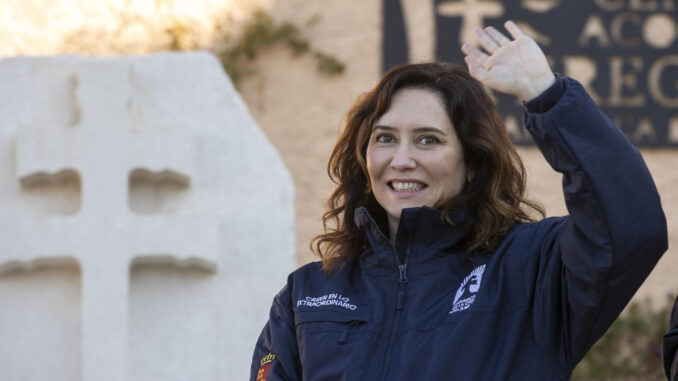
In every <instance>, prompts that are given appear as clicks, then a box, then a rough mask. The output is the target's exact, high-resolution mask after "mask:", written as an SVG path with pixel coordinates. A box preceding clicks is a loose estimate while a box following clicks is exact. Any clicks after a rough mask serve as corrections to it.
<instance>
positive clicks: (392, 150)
mask: <svg viewBox="0 0 678 381" xmlns="http://www.w3.org/2000/svg"><path fill="white" fill-rule="evenodd" d="M463 158H464V155H463V149H462V146H461V143H460V142H459V139H458V138H457V133H456V132H455V130H454V128H453V126H452V122H451V121H450V119H449V118H448V116H447V112H446V110H445V107H444V106H443V101H442V98H441V96H440V95H439V94H438V93H436V92H434V91H432V90H428V89H420V88H404V89H401V90H399V91H398V92H396V93H395V95H394V96H393V99H392V101H391V107H390V108H389V110H388V111H387V112H386V113H385V114H384V115H382V116H381V118H379V120H377V122H376V123H375V125H374V128H373V130H372V134H371V135H370V140H369V142H368V145H367V158H366V159H367V171H368V173H369V177H370V183H371V185H372V192H373V193H374V196H375V198H376V199H377V201H378V202H379V204H380V205H381V206H382V207H383V208H384V209H385V210H386V212H387V213H388V214H389V215H390V216H391V217H393V218H395V219H400V214H401V212H402V209H403V208H412V207H419V206H429V207H433V206H435V205H436V203H438V201H441V200H444V199H448V198H450V197H452V196H454V195H456V194H457V193H459V192H460V191H461V189H462V187H463V185H464V182H465V180H466V165H465V164H464V159H463Z"/></svg>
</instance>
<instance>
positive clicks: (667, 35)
mask: <svg viewBox="0 0 678 381" xmlns="http://www.w3.org/2000/svg"><path fill="white" fill-rule="evenodd" d="M418 3H419V4H418V5H419V6H422V4H424V3H426V5H425V6H424V8H426V7H427V6H428V9H430V11H431V12H432V13H433V14H432V15H431V18H430V20H431V21H432V23H433V24H434V27H431V28H430V34H431V36H429V37H430V40H431V44H430V45H431V50H432V51H431V52H430V53H431V54H430V56H431V57H437V59H439V60H443V61H449V62H455V63H459V64H463V54H462V53H461V51H460V50H459V47H460V45H461V43H462V42H464V41H472V36H471V33H472V32H473V30H474V29H475V28H476V27H485V26H489V25H491V26H494V27H496V28H498V29H499V30H502V31H503V30H504V28H503V27H502V24H503V22H504V21H506V20H509V19H511V20H514V21H516V22H517V23H518V25H519V26H520V27H521V28H522V29H523V30H524V31H525V32H526V34H528V35H530V36H532V37H533V38H534V39H535V40H536V41H537V42H538V43H539V44H540V45H541V47H542V48H543V49H544V52H545V53H546V55H547V57H548V58H549V61H550V62H551V66H552V68H553V69H554V71H557V72H560V73H563V74H564V75H569V76H571V77H573V78H575V79H577V80H579V82H581V83H582V84H583V85H584V86H585V87H586V89H587V90H588V92H589V94H590V95H591V96H592V97H593V99H594V100H595V101H596V103H597V104H598V105H599V106H600V108H601V109H602V110H603V112H604V113H605V114H606V115H608V116H609V117H610V118H611V119H612V120H613V121H614V122H615V124H616V125H617V126H618V127H619V128H620V129H621V130H622V131H623V132H624V134H626V136H627V137H628V138H629V140H631V142H632V143H634V144H635V145H636V146H638V147H671V148H678V41H677V40H678V21H677V20H678V17H677V15H678V10H677V8H678V4H676V0H577V1H573V0H570V1H565V0H511V1H497V0H456V1H455V0H425V1H421V0H420V1H418ZM411 4H413V1H411V0H383V12H384V15H383V17H384V22H383V29H384V30H383V48H382V57H383V61H382V62H383V65H382V68H383V70H384V71H386V70H388V69H389V68H390V67H392V66H395V65H398V64H402V63H406V62H411V61H414V60H416V59H413V58H416V57H413V54H412V52H413V51H415V50H417V49H418V50H419V51H421V49H420V47H419V46H418V45H417V44H418V43H419V41H424V43H425V41H426V38H421V37H420V36H421V35H422V33H421V31H418V32H417V33H418V36H419V37H418V38H417V39H414V38H412V36H411V34H412V33H414V31H415V30H416V29H417V28H420V26H418V25H419V24H422V23H421V22H419V23H416V22H407V20H408V17H407V16H408V12H409V11H411V10H412V9H413V8H412V7H413V5H411ZM408 5H409V8H408V7H407V6H408ZM418 11H419V12H420V10H418ZM495 96H496V98H497V101H498V104H499V105H500V111H501V113H502V116H503V117H504V120H505V122H506V126H507V129H508V131H509V133H510V134H511V136H512V138H513V140H514V142H516V143H517V144H531V143H532V139H531V138H530V137H529V135H528V133H527V131H525V130H524V128H523V127H522V123H521V122H520V121H521V118H522V115H523V110H522V107H521V105H520V104H519V103H517V102H516V100H515V99H514V98H513V97H511V96H507V95H503V94H498V93H495ZM582 128H585V126H582Z"/></svg>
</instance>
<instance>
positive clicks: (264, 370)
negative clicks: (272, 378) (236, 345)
mask: <svg viewBox="0 0 678 381" xmlns="http://www.w3.org/2000/svg"><path fill="white" fill-rule="evenodd" d="M273 360H275V355H274V354H272V353H269V354H267V355H266V356H264V357H262V358H261V361H260V362H259V365H261V366H260V367H259V371H258V372H257V379H256V381H265V380H266V377H267V376H268V370H269V369H271V364H272V363H273Z"/></svg>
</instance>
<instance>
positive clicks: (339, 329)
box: [251, 79, 667, 381]
mask: <svg viewBox="0 0 678 381" xmlns="http://www.w3.org/2000/svg"><path fill="white" fill-rule="evenodd" d="M560 81H561V82H560V86H562V87H563V88H564V92H563V93H562V96H561V97H560V98H559V99H558V100H557V102H556V104H555V105H554V106H553V107H551V108H550V109H549V110H548V111H546V112H544V113H539V114H533V113H527V114H526V125H527V127H528V130H529V131H530V133H531V134H532V136H533V137H534V139H535V141H536V143H537V145H538V147H539V148H540V149H541V151H542V152H543V154H544V156H545V157H546V159H547V160H548V162H549V163H550V164H551V166H552V167H553V168H554V169H555V170H556V171H559V172H561V173H562V174H563V191H564V194H565V201H566V203H567V207H568V210H569V213H570V215H569V216H566V217H560V218H547V219H544V220H542V221H540V222H538V223H525V224H517V225H515V226H514V227H513V228H512V229H511V230H510V231H509V232H508V234H507V235H506V237H505V239H504V240H503V242H502V243H501V245H500V246H499V247H498V248H497V249H496V251H495V252H494V253H492V254H489V255H475V256H474V257H473V260H468V259H467V258H468V256H467V255H466V254H465V253H464V252H461V251H460V250H459V249H458V246H455V245H454V244H455V243H456V242H457V241H458V240H459V239H460V238H461V230H460V229H459V228H455V227H453V226H451V225H449V224H445V223H442V222H441V219H440V215H439V213H438V212H437V211H436V210H434V209H431V208H427V207H422V208H413V209H405V210H404V211H403V215H402V218H401V219H400V225H399V227H398V233H397V237H396V244H395V248H394V247H392V246H391V244H390V242H389V240H388V239H387V238H386V237H385V236H384V234H382V232H381V230H380V229H379V227H378V226H377V224H376V223H375V222H374V220H373V218H372V216H370V214H369V213H368V212H367V210H365V209H359V210H358V211H357V213H356V218H355V220H356V223H357V224H358V225H359V226H360V227H361V228H362V229H363V230H364V232H365V234H366V237H367V240H366V242H367V244H366V245H365V248H364V251H363V253H361V254H360V256H359V257H358V258H357V259H355V260H353V261H348V262H345V263H343V264H341V265H340V266H339V268H338V269H337V272H336V273H334V275H332V276H327V275H325V274H324V273H323V272H322V271H321V265H320V263H310V264H308V265H306V266H303V267H301V268H300V269H298V270H296V271H295V272H293V273H292V274H291V275H290V276H289V277H288V280H287V285H286V286H285V287H284V288H283V289H282V291H280V293H279V294H278V295H277V296H276V297H275V299H274V301H273V307H272V308H271V313H270V317H269V321H268V323H267V324H266V326H265V327H264V329H263V332H262V333H261V336H260V338H259V341H258V342H257V344H256V348H255V351H254V358H253V363H252V375H251V379H252V380H256V379H257V377H259V379H264V378H263V377H264V375H266V376H267V378H265V379H266V380H269V381H270V380H350V381H354V380H459V381H465V380H469V381H470V380H473V381H478V380H521V381H523V380H567V379H569V378H570V373H571V371H572V369H573V368H574V366H575V365H576V364H577V362H578V361H579V360H581V358H582V357H583V356H584V354H585V353H586V351H587V350H588V349H589V348H590V347H591V346H592V345H593V343H594V342H595V341H596V340H597V339H598V338H599V337H600V336H601V335H602V334H603V333H604V332H605V331H606V330H607V328H608V327H609V326H610V324H611V323H612V322H613V321H614V320H615V318H616V317H617V316H618V314H619V313H620V312H621V311H622V309H623V308H624V306H625V305H626V304H627V302H628V301H629V299H631V297H632V296H633V294H634V292H635V291H636V290H637V289H638V287H640V285H641V283H643V280H645V278H646V277H647V276H648V274H649V273H650V271H651V270H652V268H653V267H654V265H655V263H656V262H657V261H658V260H659V258H660V256H661V254H662V253H663V252H664V251H665V250H666V248H667V233H666V220H665V217H664V214H663V212H662V209H661V205H660V202H659V196H658V194H657V191H656V189H655V186H654V184H653V181H652V179H651V177H650V174H649V172H648V170H647V168H646V167H645V165H644V163H643V160H642V158H641V156H640V154H639V153H638V151H637V150H636V149H635V148H634V147H633V146H631V144H630V143H629V142H628V141H627V140H626V139H625V138H624V136H623V135H622V134H621V132H620V131H619V130H618V129H617V128H616V127H615V126H614V125H613V124H612V123H611V122H610V120H609V119H608V118H607V117H605V116H604V115H603V114H602V113H601V112H600V110H599V109H598V108H597V107H596V105H595V104H594V103H593V101H592V100H591V99H590V98H589V97H588V95H587V94H586V93H585V91H584V89H583V88H582V87H581V86H580V85H579V84H578V83H577V82H575V81H574V80H571V79H560ZM454 218H455V219H456V220H457V222H458V223H457V226H463V223H464V213H463V212H459V213H457V215H456V216H454Z"/></svg>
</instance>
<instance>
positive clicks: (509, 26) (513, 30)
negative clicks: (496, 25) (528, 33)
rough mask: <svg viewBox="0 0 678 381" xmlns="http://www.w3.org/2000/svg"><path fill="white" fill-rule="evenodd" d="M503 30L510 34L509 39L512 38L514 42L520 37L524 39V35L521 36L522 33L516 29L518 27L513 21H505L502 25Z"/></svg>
mask: <svg viewBox="0 0 678 381" xmlns="http://www.w3.org/2000/svg"><path fill="white" fill-rule="evenodd" d="M504 28H506V30H507V31H508V32H509V33H510V34H511V37H513V39H514V40H517V39H519V38H521V37H525V34H523V31H522V30H520V28H518V25H516V23H514V22H513V21H510V20H509V21H507V22H505V23H504Z"/></svg>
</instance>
